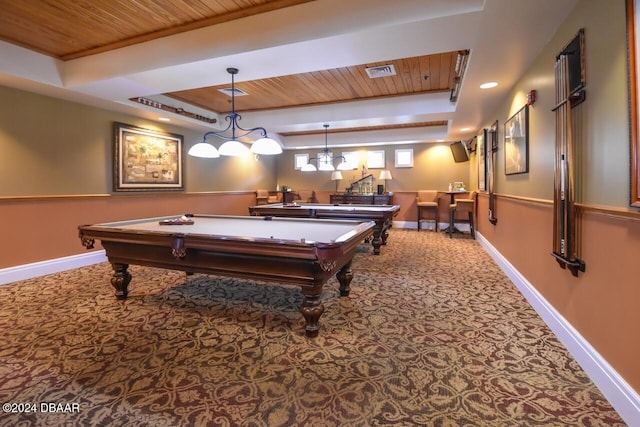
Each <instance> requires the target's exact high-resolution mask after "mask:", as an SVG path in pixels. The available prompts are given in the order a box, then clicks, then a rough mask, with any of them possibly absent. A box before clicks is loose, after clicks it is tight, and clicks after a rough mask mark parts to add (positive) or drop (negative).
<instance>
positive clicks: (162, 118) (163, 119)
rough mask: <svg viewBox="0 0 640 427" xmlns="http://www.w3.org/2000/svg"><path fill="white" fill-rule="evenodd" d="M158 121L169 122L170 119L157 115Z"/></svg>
mask: <svg viewBox="0 0 640 427" xmlns="http://www.w3.org/2000/svg"><path fill="white" fill-rule="evenodd" d="M158 121H161V122H170V121H171V119H169V118H167V117H158Z"/></svg>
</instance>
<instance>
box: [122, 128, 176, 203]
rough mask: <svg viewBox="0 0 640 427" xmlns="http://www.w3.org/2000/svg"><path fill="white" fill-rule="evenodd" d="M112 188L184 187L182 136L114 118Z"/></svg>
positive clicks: (155, 188) (135, 189)
mask: <svg viewBox="0 0 640 427" xmlns="http://www.w3.org/2000/svg"><path fill="white" fill-rule="evenodd" d="M113 130H114V136H115V138H114V141H115V144H114V162H113V166H114V171H113V180H114V191H166V190H172V191H177V190H184V179H183V175H184V159H183V157H182V146H183V137H182V135H177V134H173V133H168V132H162V131H157V130H149V129H143V128H139V127H137V126H132V125H127V124H124V123H118V122H115V123H114V125H113Z"/></svg>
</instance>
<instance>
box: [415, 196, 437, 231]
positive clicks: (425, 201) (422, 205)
mask: <svg viewBox="0 0 640 427" xmlns="http://www.w3.org/2000/svg"><path fill="white" fill-rule="evenodd" d="M416 206H417V208H418V231H420V220H421V219H422V211H423V210H427V211H432V212H433V213H434V216H433V218H431V219H429V221H434V222H435V230H436V231H438V220H439V218H438V192H437V191H436V190H424V191H418V196H417V197H416Z"/></svg>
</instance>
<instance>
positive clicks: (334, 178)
mask: <svg viewBox="0 0 640 427" xmlns="http://www.w3.org/2000/svg"><path fill="white" fill-rule="evenodd" d="M341 179H342V172H340V171H333V172H331V180H332V181H335V182H336V193H337V192H338V181H340V180H341Z"/></svg>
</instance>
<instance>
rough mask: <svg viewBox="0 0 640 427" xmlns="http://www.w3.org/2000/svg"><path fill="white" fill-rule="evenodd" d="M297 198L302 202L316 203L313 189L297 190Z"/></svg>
mask: <svg viewBox="0 0 640 427" xmlns="http://www.w3.org/2000/svg"><path fill="white" fill-rule="evenodd" d="M298 199H300V201H301V202H302V203H318V200H317V199H316V192H315V190H298Z"/></svg>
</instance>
